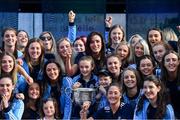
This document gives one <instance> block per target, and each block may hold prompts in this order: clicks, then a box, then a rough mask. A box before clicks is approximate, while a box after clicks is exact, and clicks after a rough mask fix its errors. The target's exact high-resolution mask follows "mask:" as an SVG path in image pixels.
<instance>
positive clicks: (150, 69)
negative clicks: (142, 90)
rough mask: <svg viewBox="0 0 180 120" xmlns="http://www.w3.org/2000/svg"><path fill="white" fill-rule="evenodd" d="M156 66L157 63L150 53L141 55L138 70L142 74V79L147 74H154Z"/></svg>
mask: <svg viewBox="0 0 180 120" xmlns="http://www.w3.org/2000/svg"><path fill="white" fill-rule="evenodd" d="M155 68H156V63H155V61H154V59H153V57H151V56H150V55H144V56H142V57H140V59H139V61H138V63H137V70H138V71H139V73H140V75H141V78H142V81H144V79H145V77H146V76H148V75H154V71H155ZM142 83H143V82H142Z"/></svg>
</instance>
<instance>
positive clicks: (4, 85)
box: [0, 77, 14, 100]
mask: <svg viewBox="0 0 180 120" xmlns="http://www.w3.org/2000/svg"><path fill="white" fill-rule="evenodd" d="M13 89H14V85H13V83H12V79H10V78H9V77H3V78H1V79H0V96H6V98H7V99H8V100H9V99H10V97H11V94H12V91H13Z"/></svg>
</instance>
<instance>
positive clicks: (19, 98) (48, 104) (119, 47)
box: [0, 11, 180, 120]
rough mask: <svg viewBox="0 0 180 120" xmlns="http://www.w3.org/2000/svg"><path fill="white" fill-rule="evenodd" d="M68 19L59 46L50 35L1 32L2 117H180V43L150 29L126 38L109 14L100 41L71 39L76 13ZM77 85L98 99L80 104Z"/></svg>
mask: <svg viewBox="0 0 180 120" xmlns="http://www.w3.org/2000/svg"><path fill="white" fill-rule="evenodd" d="M68 16H69V29H68V30H69V31H68V37H65V38H61V39H59V40H57V41H56V40H55V38H54V37H53V34H52V33H51V32H49V31H44V32H42V33H41V34H40V36H39V38H31V39H30V38H29V36H28V33H27V32H26V31H24V30H19V31H16V30H15V29H14V28H6V29H4V30H3V32H2V41H3V44H2V53H1V55H0V118H2V119H17V120H19V119H45V120H46V119H79V118H80V119H88V118H89V119H175V118H177V119H178V118H179V119H180V104H179V101H180V89H179V88H180V52H179V53H178V50H180V49H179V48H180V44H179V43H180V39H179V41H175V40H174V41H173V40H171V39H166V40H165V39H164V36H165V35H166V34H167V33H166V34H165V33H163V32H162V31H161V30H160V29H158V28H151V29H149V31H148V32H147V38H146V40H145V39H144V38H143V37H141V36H140V35H139V34H135V35H132V37H131V38H130V39H129V40H126V39H125V38H126V37H125V31H124V29H123V28H122V26H120V25H112V18H111V17H110V18H108V19H106V20H105V22H106V25H107V26H106V27H109V28H106V30H109V31H106V33H105V34H106V35H105V36H106V37H105V39H104V37H103V35H102V34H101V33H99V32H95V31H93V32H91V33H89V34H88V35H87V36H80V37H77V38H76V36H75V35H76V32H78V31H76V25H75V24H74V20H75V13H73V11H70V12H69V14H68ZM75 38H76V39H75ZM169 41H173V42H175V43H176V46H172V44H169ZM175 50H177V51H175ZM102 70H104V71H103V72H102ZM77 88H93V89H96V90H97V94H98V92H100V94H99V95H100V96H99V97H97V96H96V98H98V100H100V101H98V100H96V98H94V100H93V101H85V102H84V103H83V104H82V105H79V106H78V105H77V104H76V103H75V101H74V99H73V98H72V96H73V95H72V94H73V89H77ZM101 97H104V98H103V99H104V100H103V101H102V102H105V101H106V103H107V104H102V103H101V99H100V98H101ZM98 104H101V108H98V109H97V106H98Z"/></svg>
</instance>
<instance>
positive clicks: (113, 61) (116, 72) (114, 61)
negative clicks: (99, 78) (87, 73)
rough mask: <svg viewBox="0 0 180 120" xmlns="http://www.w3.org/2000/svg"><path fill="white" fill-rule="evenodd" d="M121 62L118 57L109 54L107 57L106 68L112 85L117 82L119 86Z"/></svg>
mask: <svg viewBox="0 0 180 120" xmlns="http://www.w3.org/2000/svg"><path fill="white" fill-rule="evenodd" d="M121 64H122V63H121V60H120V58H119V55H117V54H110V55H108V56H107V60H106V66H107V69H108V71H109V72H110V74H111V77H112V83H113V82H117V83H119V84H121V72H122V71H121Z"/></svg>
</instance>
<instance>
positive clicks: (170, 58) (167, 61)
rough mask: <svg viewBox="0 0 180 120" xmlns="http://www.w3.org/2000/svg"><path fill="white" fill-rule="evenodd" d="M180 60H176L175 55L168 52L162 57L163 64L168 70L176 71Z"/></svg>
mask: <svg viewBox="0 0 180 120" xmlns="http://www.w3.org/2000/svg"><path fill="white" fill-rule="evenodd" d="M179 63H180V61H179V60H178V57H177V55H175V54H173V53H170V54H167V55H166V56H165V58H164V66H165V68H166V69H167V71H168V72H176V71H177V70H178V66H179Z"/></svg>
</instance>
